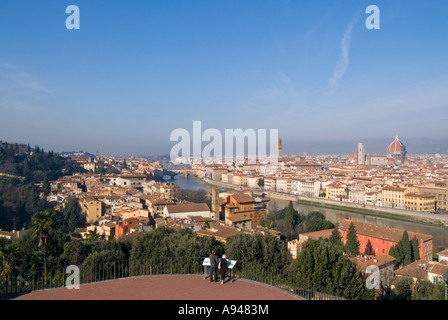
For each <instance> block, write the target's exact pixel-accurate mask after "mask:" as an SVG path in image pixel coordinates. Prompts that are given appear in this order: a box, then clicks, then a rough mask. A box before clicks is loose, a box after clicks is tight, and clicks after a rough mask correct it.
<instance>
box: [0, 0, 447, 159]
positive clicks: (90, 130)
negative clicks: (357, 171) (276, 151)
mask: <svg viewBox="0 0 448 320" xmlns="http://www.w3.org/2000/svg"><path fill="white" fill-rule="evenodd" d="M24 3H26V6H24V5H23V4H24ZM70 4H72V3H69V2H67V1H63V2H61V3H58V4H57V5H55V4H54V3H52V2H48V1H45V2H39V3H35V2H31V1H25V2H21V4H18V3H16V2H13V1H3V2H2V3H1V4H0V28H1V30H3V31H2V32H1V35H2V39H3V40H2V42H1V43H0V52H1V54H0V112H1V114H2V118H4V119H8V121H7V122H5V121H4V122H3V123H2V128H1V130H0V139H2V140H3V141H14V142H16V141H17V142H23V143H30V144H31V146H34V145H35V144H37V145H39V146H42V147H44V148H45V149H48V148H50V149H52V150H55V151H57V152H63V151H78V150H86V151H89V152H91V153H95V152H96V150H99V151H100V153H103V154H127V155H130V154H136V155H146V154H168V153H169V150H170V148H171V147H172V146H173V145H174V144H175V143H173V142H170V139H169V138H170V133H171V132H172V131H173V130H175V129H177V128H185V129H187V130H191V123H192V121H195V120H200V121H202V122H203V124H204V127H206V128H217V129H218V130H221V131H224V129H226V128H229V129H236V128H241V129H243V130H245V129H248V128H254V129H258V128H263V129H268V130H269V129H279V136H280V137H281V138H282V139H283V142H284V150H283V153H284V154H286V153H291V154H301V153H303V152H307V153H310V154H319V153H320V154H323V153H335V151H336V150H340V151H339V152H338V153H342V154H343V153H351V152H353V151H355V150H356V147H357V142H361V141H362V142H365V143H366V152H367V153H369V152H371V153H378V154H380V153H385V150H386V148H387V145H388V144H389V143H390V142H391V141H392V140H393V138H394V137H395V135H396V134H398V135H399V137H400V139H401V140H402V141H403V142H404V144H405V145H406V146H407V147H408V151H409V153H410V154H412V153H426V152H431V153H436V152H437V153H445V152H446V151H447V150H448V129H447V127H446V125H445V124H446V120H447V119H448V108H447V102H446V101H448V99H447V98H448V92H447V91H446V88H447V87H448V77H447V76H446V75H447V74H448V72H447V71H448V62H447V60H446V57H445V54H444V53H445V52H447V51H448V40H447V38H446V36H445V35H446V33H447V31H448V30H447V29H448V26H447V24H446V23H445V24H444V23H443V21H444V16H443V13H444V10H442V8H441V7H444V6H445V7H446V6H447V5H446V4H440V2H438V1H425V2H423V1H414V2H412V3H409V2H408V1H392V2H388V3H379V4H378V6H379V8H380V10H381V29H379V30H368V29H367V28H366V27H365V20H366V18H367V17H368V15H367V14H366V13H365V9H366V7H367V6H368V5H370V4H371V3H370V2H367V1H344V2H334V1H319V3H316V2H312V1H300V2H299V1H266V2H263V3H258V2H254V1H247V2H244V3H241V2H237V1H226V2H222V1H213V2H206V1H198V2H195V3H194V4H192V3H190V4H189V3H188V2H180V1H173V2H172V3H170V4H168V3H135V4H134V3H133V4H132V5H131V4H128V3H125V2H124V1H117V2H114V3H109V2H107V1H95V2H94V3H92V2H89V1H76V3H75V4H76V5H77V6H79V8H80V12H81V28H80V29H79V30H67V29H66V27H65V19H66V18H67V16H68V15H67V14H66V13H65V8H66V7H67V6H68V5H70ZM369 141H370V142H369ZM383 141H387V142H385V145H384V147H383V150H384V151H381V150H382V149H381V145H383ZM419 141H420V142H421V141H426V144H425V142H422V143H421V144H422V145H423V147H422V146H419V143H420V142H419ZM352 144H353V145H352ZM369 144H370V145H369ZM350 150H352V151H350ZM349 151H350V152H349Z"/></svg>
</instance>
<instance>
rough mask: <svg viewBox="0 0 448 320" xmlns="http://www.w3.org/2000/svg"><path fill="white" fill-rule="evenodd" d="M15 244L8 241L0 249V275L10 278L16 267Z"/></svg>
mask: <svg viewBox="0 0 448 320" xmlns="http://www.w3.org/2000/svg"><path fill="white" fill-rule="evenodd" d="M16 255H17V244H15V243H10V244H8V245H7V246H5V247H4V248H1V249H0V275H2V277H5V278H7V279H10V278H11V277H12V275H13V273H14V269H15V267H16Z"/></svg>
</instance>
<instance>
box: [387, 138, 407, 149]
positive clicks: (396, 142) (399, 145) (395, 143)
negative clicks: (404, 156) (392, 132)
mask: <svg viewBox="0 0 448 320" xmlns="http://www.w3.org/2000/svg"><path fill="white" fill-rule="evenodd" d="M402 149H403V144H402V143H401V141H400V139H398V135H397V136H395V140H394V141H392V143H391V144H390V145H389V147H388V148H387V153H394V152H401V151H402Z"/></svg>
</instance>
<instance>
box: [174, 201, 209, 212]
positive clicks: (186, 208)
mask: <svg viewBox="0 0 448 320" xmlns="http://www.w3.org/2000/svg"><path fill="white" fill-rule="evenodd" d="M166 209H167V210H168V213H181V212H196V211H210V208H209V207H208V205H207V204H206V203H184V204H168V205H167V206H166Z"/></svg>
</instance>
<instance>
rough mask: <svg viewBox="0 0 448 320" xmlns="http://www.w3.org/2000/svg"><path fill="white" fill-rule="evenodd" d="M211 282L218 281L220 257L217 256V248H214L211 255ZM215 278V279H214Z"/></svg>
mask: <svg viewBox="0 0 448 320" xmlns="http://www.w3.org/2000/svg"><path fill="white" fill-rule="evenodd" d="M209 258H210V282H213V281H215V282H217V281H218V257H217V256H216V253H215V250H212V254H211V255H210V257H209ZM213 279H214V280H213Z"/></svg>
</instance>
